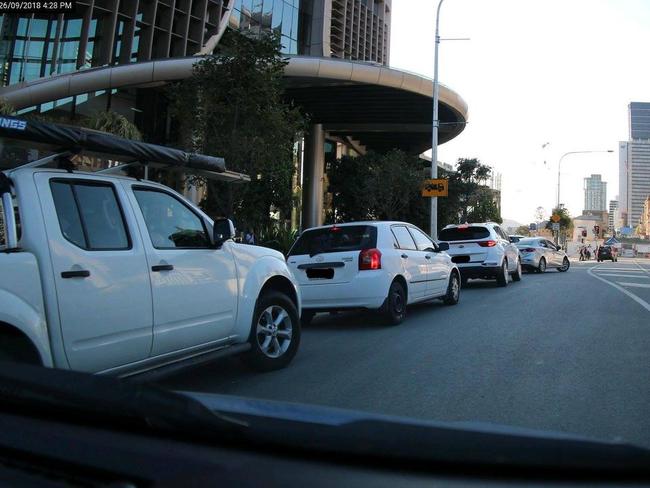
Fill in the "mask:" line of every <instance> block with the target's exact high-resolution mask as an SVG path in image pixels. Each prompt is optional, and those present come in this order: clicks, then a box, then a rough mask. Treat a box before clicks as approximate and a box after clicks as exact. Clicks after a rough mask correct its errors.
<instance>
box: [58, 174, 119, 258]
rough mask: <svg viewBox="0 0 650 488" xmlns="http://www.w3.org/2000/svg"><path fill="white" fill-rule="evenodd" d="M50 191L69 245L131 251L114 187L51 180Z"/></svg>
mask: <svg viewBox="0 0 650 488" xmlns="http://www.w3.org/2000/svg"><path fill="white" fill-rule="evenodd" d="M50 188H51V189H52V198H53V199H54V207H55V209H56V214H57V216H58V219H59V226H60V228H61V233H62V234H63V236H64V237H65V238H66V239H67V240H68V241H70V242H71V243H73V244H75V245H76V246H78V247H80V248H82V249H86V250H90V251H102V250H125V249H130V247H131V243H130V240H129V236H128V233H127V231H126V225H125V223H124V217H123V215H122V211H121V209H120V206H119V204H118V202H117V197H116V196H115V190H114V189H113V186H112V185H111V184H109V183H107V184H102V183H95V182H83V181H75V180H52V181H51V182H50Z"/></svg>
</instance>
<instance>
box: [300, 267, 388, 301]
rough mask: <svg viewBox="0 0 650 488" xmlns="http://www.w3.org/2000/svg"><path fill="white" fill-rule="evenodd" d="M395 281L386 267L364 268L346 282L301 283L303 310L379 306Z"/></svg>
mask: <svg viewBox="0 0 650 488" xmlns="http://www.w3.org/2000/svg"><path fill="white" fill-rule="evenodd" d="M391 282H392V280H391V277H390V276H389V274H388V273H386V272H384V271H383V270H377V271H371V270H368V271H362V272H360V273H359V274H357V276H355V277H354V279H352V280H351V281H349V282H347V283H326V282H320V283H314V284H304V283H303V284H301V285H300V292H301V295H302V308H303V310H306V309H309V310H313V311H325V310H342V309H348V308H367V309H377V308H379V307H381V306H382V304H383V303H384V300H385V299H386V296H387V295H388V288H389V287H390V284H391Z"/></svg>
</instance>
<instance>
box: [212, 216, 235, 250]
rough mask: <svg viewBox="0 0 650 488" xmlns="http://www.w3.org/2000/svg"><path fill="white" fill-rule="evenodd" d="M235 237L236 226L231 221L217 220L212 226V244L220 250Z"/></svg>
mask: <svg viewBox="0 0 650 488" xmlns="http://www.w3.org/2000/svg"><path fill="white" fill-rule="evenodd" d="M233 237H235V225H234V224H233V223H232V220H230V219H217V220H215V221H214V225H213V226H212V242H213V243H214V246H215V247H216V248H220V247H221V246H222V245H223V243H224V242H226V241H227V240H228V239H232V238H233Z"/></svg>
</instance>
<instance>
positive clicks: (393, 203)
mask: <svg viewBox="0 0 650 488" xmlns="http://www.w3.org/2000/svg"><path fill="white" fill-rule="evenodd" d="M327 176H328V180H329V187H328V191H329V192H330V193H331V194H332V208H331V211H330V213H329V215H328V221H330V222H344V221H351V220H366V219H379V220H409V221H411V222H413V223H416V224H417V222H415V221H414V220H413V219H412V218H411V217H412V207H413V202H414V201H415V200H418V199H421V198H422V197H421V196H420V186H421V184H422V179H423V170H422V166H421V164H420V161H419V159H418V157H417V156H410V155H408V154H406V153H405V152H403V151H400V150H397V149H395V150H392V151H389V152H387V153H385V154H379V153H374V152H368V153H367V154H365V155H363V156H359V157H356V158H352V157H348V156H345V157H343V158H341V159H338V160H335V161H333V162H331V163H329V165H328V168H327Z"/></svg>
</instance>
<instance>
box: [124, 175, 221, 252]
mask: <svg viewBox="0 0 650 488" xmlns="http://www.w3.org/2000/svg"><path fill="white" fill-rule="evenodd" d="M133 194H134V195H135V197H136V199H137V201H138V205H139V206H140V209H141V210H142V216H143V217H144V221H145V224H146V225H147V230H148V231H149V236H150V238H151V243H152V244H153V246H154V247H155V248H156V249H175V248H183V249H188V248H198V249H206V248H209V247H210V239H209V237H208V233H207V231H206V229H205V226H204V224H203V220H202V219H201V218H200V217H199V216H198V215H196V214H195V213H194V212H193V211H192V210H190V209H189V208H188V207H187V206H186V205H185V204H183V203H181V202H180V201H178V200H177V199H176V198H174V197H173V196H171V195H169V194H168V193H166V192H162V191H156V190H152V189H140V188H134V189H133Z"/></svg>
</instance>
